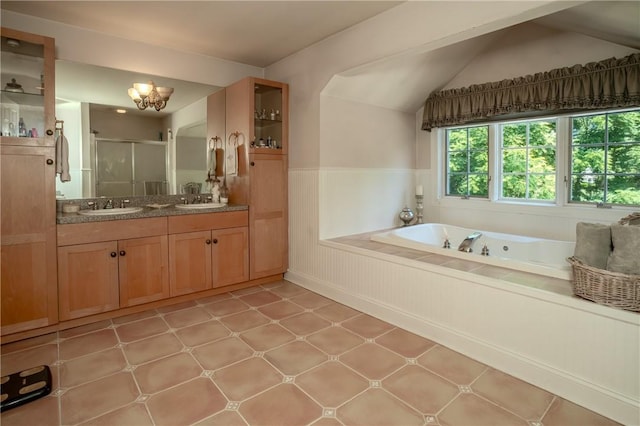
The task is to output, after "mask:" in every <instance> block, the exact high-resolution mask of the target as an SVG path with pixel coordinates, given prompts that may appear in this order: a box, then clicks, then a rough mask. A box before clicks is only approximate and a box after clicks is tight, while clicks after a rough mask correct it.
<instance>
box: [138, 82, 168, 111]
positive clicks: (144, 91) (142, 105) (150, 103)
mask: <svg viewBox="0 0 640 426" xmlns="http://www.w3.org/2000/svg"><path fill="white" fill-rule="evenodd" d="M128 93H129V97H130V98H131V99H132V100H133V102H135V103H136V105H137V106H138V109H140V110H145V109H147V108H149V107H153V108H155V109H156V111H160V110H161V109H163V108H164V107H165V106H167V102H168V101H169V97H170V96H171V94H172V93H173V87H156V85H155V84H154V83H153V81H148V82H147V83H133V87H130V88H129V91H128Z"/></svg>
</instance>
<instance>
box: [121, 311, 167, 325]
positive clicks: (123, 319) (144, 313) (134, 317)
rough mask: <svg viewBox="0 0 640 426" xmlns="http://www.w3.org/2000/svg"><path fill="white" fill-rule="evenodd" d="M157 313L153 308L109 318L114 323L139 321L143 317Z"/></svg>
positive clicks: (153, 315) (149, 316)
mask: <svg viewBox="0 0 640 426" xmlns="http://www.w3.org/2000/svg"><path fill="white" fill-rule="evenodd" d="M156 315H158V313H157V312H156V311H155V309H149V310H147V311H142V312H137V313H135V314H130V315H124V316H121V317H118V318H114V319H112V320H111V322H113V323H114V324H126V323H128V322H133V321H139V320H142V319H145V318H151V317H155V316H156Z"/></svg>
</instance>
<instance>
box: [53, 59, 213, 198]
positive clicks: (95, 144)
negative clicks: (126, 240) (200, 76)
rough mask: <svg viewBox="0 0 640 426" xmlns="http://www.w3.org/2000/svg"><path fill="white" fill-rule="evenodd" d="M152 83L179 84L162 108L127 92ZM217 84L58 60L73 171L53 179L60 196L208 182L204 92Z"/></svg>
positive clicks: (59, 108) (167, 189) (154, 190)
mask: <svg viewBox="0 0 640 426" xmlns="http://www.w3.org/2000/svg"><path fill="white" fill-rule="evenodd" d="M148 81H153V82H154V83H155V84H156V85H157V86H163V87H171V88H173V89H174V91H173V93H172V94H171V96H170V98H169V100H168V102H167V104H166V106H165V107H164V108H163V109H161V110H160V111H156V109H155V108H153V107H150V108H147V109H144V110H140V109H138V107H137V106H136V104H135V103H134V102H133V100H132V99H131V98H130V97H129V95H128V93H127V91H128V89H129V88H130V87H132V86H133V84H134V83H146V82H148ZM220 89H221V88H220V87H217V86H211V85H205V84H200V83H194V82H188V81H182V80H176V79H170V78H166V77H162V76H157V75H148V74H142V73H136V72H130V71H125V70H117V69H112V68H105V67H99V66H94V65H87V64H81V63H76V62H70V61H62V60H58V61H56V119H57V120H61V121H62V122H63V124H62V125H61V126H60V127H62V133H63V134H64V137H65V138H66V139H67V141H68V145H69V171H70V175H71V180H70V181H69V182H60V180H59V179H57V180H56V192H57V196H58V198H63V199H75V198H94V197H100V196H138V195H154V194H177V193H180V188H181V185H180V183H178V182H177V179H178V176H179V177H180V181H182V180H183V179H186V178H187V176H193V179H195V178H196V177H198V179H199V180H203V181H204V179H205V178H206V173H207V170H206V167H207V165H206V122H207V99H206V98H207V96H208V95H210V94H211V93H214V92H216V91H219V90H220ZM222 121H223V122H224V117H223V118H222ZM59 134H60V132H58V134H57V135H56V136H59ZM199 145H202V147H203V148H202V150H201V151H200V152H201V155H200V154H197V152H196V151H198V150H199V148H196V147H197V146H199ZM198 170H200V173H198Z"/></svg>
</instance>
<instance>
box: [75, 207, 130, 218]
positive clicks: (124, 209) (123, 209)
mask: <svg viewBox="0 0 640 426" xmlns="http://www.w3.org/2000/svg"><path fill="white" fill-rule="evenodd" d="M141 211H142V207H117V208H113V209H100V210H80V211H79V212H78V214H81V215H83V216H112V215H117V214H132V213H138V212H141Z"/></svg>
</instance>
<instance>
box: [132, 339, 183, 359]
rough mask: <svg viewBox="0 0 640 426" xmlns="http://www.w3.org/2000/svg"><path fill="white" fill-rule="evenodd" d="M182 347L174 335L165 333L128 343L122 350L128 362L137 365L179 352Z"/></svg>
mask: <svg viewBox="0 0 640 426" xmlns="http://www.w3.org/2000/svg"><path fill="white" fill-rule="evenodd" d="M183 348H184V345H183V344H182V342H180V340H178V338H177V337H176V336H175V335H173V334H171V333H166V334H160V335H158V336H153V337H149V338H148V339H143V340H138V341H136V342H133V343H129V344H127V345H125V346H124V347H123V351H124V354H125V356H126V357H127V360H128V361H129V364H132V365H137V364H142V363H145V362H149V361H153V360H154V359H158V358H162V357H165V356H167V355H171V354H174V353H176V352H180V351H181V350H182V349H183Z"/></svg>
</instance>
